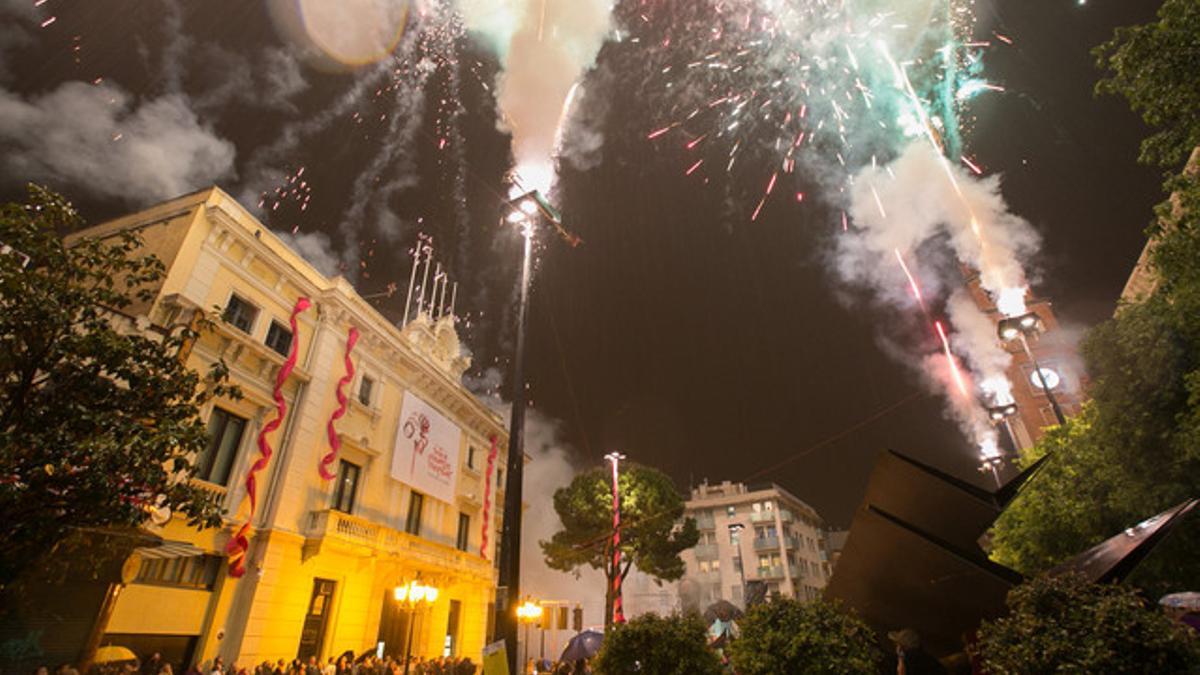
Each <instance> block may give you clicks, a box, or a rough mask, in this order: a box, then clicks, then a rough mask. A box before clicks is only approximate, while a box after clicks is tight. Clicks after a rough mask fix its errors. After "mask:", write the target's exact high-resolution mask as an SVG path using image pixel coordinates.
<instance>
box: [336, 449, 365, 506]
mask: <svg viewBox="0 0 1200 675" xmlns="http://www.w3.org/2000/svg"><path fill="white" fill-rule="evenodd" d="M361 473H362V469H361V468H360V467H359V466H358V465H357V464H352V463H350V462H347V461H346V460H344V459H343V460H341V463H340V464H339V465H338V475H337V484H336V485H335V486H334V488H333V506H332V508H333V509H334V510H335V511H341V512H342V513H354V500H355V498H356V497H357V496H358V477H359V475H360V474H361Z"/></svg>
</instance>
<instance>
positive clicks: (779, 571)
mask: <svg viewBox="0 0 1200 675" xmlns="http://www.w3.org/2000/svg"><path fill="white" fill-rule="evenodd" d="M756 576H757V577H758V578H759V579H783V578H785V576H786V575H785V574H784V572H783V565H772V566H770V567H760V568H758V574H757V575H756Z"/></svg>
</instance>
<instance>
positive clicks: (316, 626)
mask: <svg viewBox="0 0 1200 675" xmlns="http://www.w3.org/2000/svg"><path fill="white" fill-rule="evenodd" d="M336 587H337V582H335V581H330V580H329V579H313V589H312V598H310V599H309V601H308V614H305V615H304V628H303V629H302V630H301V631H300V649H299V650H298V651H297V653H296V658H298V659H300V660H301V661H304V662H307V661H308V659H309V657H311V656H317V657H319V656H320V655H321V645H322V644H323V643H324V642H325V628H326V626H328V625H329V609H330V604H332V603H333V589H334V588H336Z"/></svg>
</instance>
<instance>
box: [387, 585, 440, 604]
mask: <svg viewBox="0 0 1200 675" xmlns="http://www.w3.org/2000/svg"><path fill="white" fill-rule="evenodd" d="M438 593H439V591H438V589H437V587H435V586H426V585H425V584H422V583H421V582H419V581H417V580H416V579H413V580H412V581H410V582H408V583H407V584H404V585H401V586H397V587H396V588H394V589H393V590H392V596H393V597H394V598H396V602H400V603H403V604H408V605H414V606H415V605H419V604H421V603H429V604H433V603H434V602H437V598H438Z"/></svg>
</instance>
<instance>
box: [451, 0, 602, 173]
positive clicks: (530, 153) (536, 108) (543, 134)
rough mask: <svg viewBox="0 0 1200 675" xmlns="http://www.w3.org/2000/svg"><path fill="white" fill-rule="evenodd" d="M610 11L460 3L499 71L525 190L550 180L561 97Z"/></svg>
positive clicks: (588, 3) (528, 1) (540, 1)
mask: <svg viewBox="0 0 1200 675" xmlns="http://www.w3.org/2000/svg"><path fill="white" fill-rule="evenodd" d="M611 9H612V3H611V0H569V1H564V0H516V1H513V2H510V1H508V0H461V2H460V10H461V11H462V13H463V16H464V18H465V20H466V23H467V27H468V28H469V29H470V30H472V31H475V32H477V33H479V34H481V35H483V36H484V37H485V38H486V39H487V40H488V41H489V42H490V43H491V44H492V46H493V47H494V48H495V49H496V51H497V53H498V55H499V57H500V62H501V64H502V66H503V68H504V73H503V74H502V75H501V77H500V82H499V92H498V96H497V100H498V101H499V104H500V108H501V110H503V111H504V119H503V121H502V124H504V125H505V126H506V127H507V129H508V130H509V131H511V132H512V136H513V155H514V157H515V159H516V162H517V172H518V173H519V175H520V177H521V181H522V184H523V185H525V187H528V188H537V189H540V190H543V191H546V190H549V188H550V187H551V185H552V183H553V180H554V160H555V158H556V156H557V155H558V154H559V152H560V148H559V143H560V138H561V134H560V131H559V129H560V128H561V126H562V123H563V121H564V119H565V117H566V114H565V112H566V109H567V108H569V107H570V106H569V100H568V99H569V97H570V94H571V91H572V89H573V88H574V87H575V85H576V83H577V82H578V81H579V79H580V76H581V75H582V74H583V72H584V71H585V70H586V69H587V68H589V67H590V66H591V65H592V63H593V62H594V61H595V59H596V53H597V52H598V51H599V49H600V46H601V45H602V44H603V42H604V38H605V36H606V35H608V32H609V29H610V22H611ZM589 142H590V143H591V144H592V145H593V146H594V145H595V142H594V138H593V139H589Z"/></svg>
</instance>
